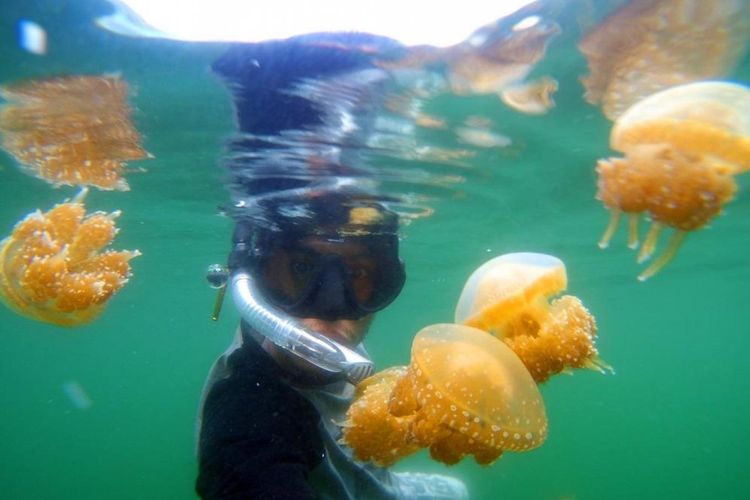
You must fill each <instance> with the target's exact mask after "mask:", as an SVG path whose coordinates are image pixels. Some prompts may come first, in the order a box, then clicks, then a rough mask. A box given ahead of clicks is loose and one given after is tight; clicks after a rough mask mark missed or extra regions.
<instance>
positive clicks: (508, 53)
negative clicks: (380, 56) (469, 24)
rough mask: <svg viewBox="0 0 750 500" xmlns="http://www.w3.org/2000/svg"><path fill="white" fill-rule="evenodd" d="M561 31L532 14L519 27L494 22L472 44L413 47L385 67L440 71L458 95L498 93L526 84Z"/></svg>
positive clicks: (473, 38) (478, 34) (382, 64)
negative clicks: (529, 75) (511, 86)
mask: <svg viewBox="0 0 750 500" xmlns="http://www.w3.org/2000/svg"><path fill="white" fill-rule="evenodd" d="M559 33H560V27H559V26H558V25H557V24H555V23H554V22H551V21H544V20H542V19H541V18H540V17H538V16H529V17H527V18H526V19H524V20H523V21H521V22H519V23H517V24H516V25H515V26H513V27H507V26H506V25H505V24H502V23H494V24H489V25H487V26H484V27H482V28H480V29H478V30H477V31H476V32H475V33H474V34H473V35H472V36H471V37H470V38H469V40H468V41H465V42H462V43H459V44H456V45H452V46H450V47H445V48H437V47H431V46H417V47H412V48H410V49H409V50H408V51H407V52H406V55H405V56H404V57H403V58H402V59H398V60H395V61H390V60H389V61H381V62H380V66H381V67H383V68H385V69H390V70H403V69H407V70H412V69H414V68H419V69H425V68H439V69H440V71H442V72H443V73H442V74H444V76H445V78H446V80H447V83H448V85H449V86H450V90H451V91H453V92H454V93H455V94H458V95H471V94H494V93H498V92H500V91H501V90H502V89H504V88H506V87H508V86H510V85H514V84H517V83H520V82H521V81H523V79H524V78H526V76H528V74H529V73H530V72H531V70H532V69H533V68H534V66H535V65H536V64H537V63H539V61H541V60H542V59H543V58H544V56H545V54H546V51H547V45H548V44H549V41H550V40H551V39H552V38H553V37H554V36H555V35H557V34H559Z"/></svg>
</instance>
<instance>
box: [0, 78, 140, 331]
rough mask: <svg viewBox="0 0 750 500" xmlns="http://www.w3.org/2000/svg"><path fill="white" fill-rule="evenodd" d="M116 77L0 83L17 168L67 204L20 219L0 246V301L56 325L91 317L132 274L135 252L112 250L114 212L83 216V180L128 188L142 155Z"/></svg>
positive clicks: (5, 132)
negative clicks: (63, 193) (132, 165)
mask: <svg viewBox="0 0 750 500" xmlns="http://www.w3.org/2000/svg"><path fill="white" fill-rule="evenodd" d="M127 94H128V86H127V84H126V83H125V81H124V80H122V78H120V77H119V76H113V75H105V76H88V75H73V76H65V77H55V78H47V79H40V80H30V81H25V82H21V83H17V84H14V85H11V86H5V87H2V88H0V96H2V97H3V98H4V99H5V101H6V102H5V103H4V104H3V105H2V107H1V108H0V134H1V135H2V147H3V149H5V150H6V151H7V152H8V153H9V154H10V155H11V156H12V157H14V158H15V159H16V160H17V162H18V163H19V165H20V166H21V170H22V171H24V172H26V173H28V174H31V175H33V176H35V177H38V178H40V179H42V180H44V181H46V182H47V183H49V184H51V185H53V186H54V187H59V186H62V185H70V186H79V187H82V190H81V191H80V193H79V194H78V195H77V196H75V197H74V198H73V199H71V200H67V201H65V202H63V203H60V204H58V205H56V206H55V207H53V208H52V209H50V210H49V211H47V212H42V211H40V210H37V211H35V212H32V213H31V214H29V215H27V216H26V217H24V218H23V219H21V220H20V221H19V222H18V223H17V224H16V225H15V227H14V228H13V230H12V232H11V234H10V235H9V236H8V237H7V238H5V239H4V240H3V241H2V243H0V298H1V299H2V301H3V302H5V303H6V304H7V305H8V306H9V307H10V308H11V309H12V310H13V311H15V312H17V313H19V314H21V315H23V316H26V317H28V318H32V319H35V320H38V321H42V322H46V323H51V324H54V325H58V326H68V327H70V326H77V325H81V324H85V323H88V322H90V321H92V320H93V319H94V318H96V317H97V316H98V315H99V314H100V313H101V311H102V310H103V308H104V306H105V304H106V303H107V301H108V300H109V299H110V298H111V297H112V296H113V295H114V294H115V293H116V292H117V291H118V290H120V289H121V288H122V287H123V286H124V285H125V284H126V283H127V282H128V278H129V276H130V273H131V270H130V264H129V261H130V260H131V259H132V258H134V257H136V256H138V255H140V253H139V252H138V251H137V250H132V251H127V250H126V251H115V250H111V249H108V246H109V244H110V243H111V242H112V240H113V239H114V237H115V235H116V233H117V228H116V225H115V219H116V218H117V217H118V216H119V214H120V212H119V211H115V212H113V213H110V214H105V213H103V212H93V213H91V214H88V215H87V214H86V208H85V207H84V204H83V201H84V198H85V195H86V193H87V192H88V188H87V186H92V187H96V188H98V189H101V190H123V191H124V190H128V189H129V187H128V184H127V182H126V181H125V179H124V178H123V177H122V173H123V172H124V169H125V161H126V160H137V159H142V158H147V157H148V156H149V155H148V153H147V152H146V151H145V150H144V149H143V147H142V146H141V144H140V135H139V134H138V132H137V130H136V129H135V127H134V125H133V123H132V122H131V120H130V107H129V106H128V102H127Z"/></svg>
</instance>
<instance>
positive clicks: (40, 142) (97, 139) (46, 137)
mask: <svg viewBox="0 0 750 500" xmlns="http://www.w3.org/2000/svg"><path fill="white" fill-rule="evenodd" d="M127 95H128V87H127V84H126V83H125V81H124V80H122V78H120V77H119V76H68V77H60V78H50V79H45V80H32V81H28V82H23V83H20V84H17V85H12V86H7V87H2V88H0V96H2V97H3V98H4V99H5V100H6V101H8V102H7V103H6V104H5V105H4V106H3V107H2V110H1V111H0V133H2V145H3V148H4V149H5V150H6V151H8V152H9V153H10V154H11V155H12V156H13V157H14V158H15V159H16V160H17V161H18V162H19V163H20V164H21V167H22V169H23V170H24V171H25V172H26V173H29V174H31V175H33V176H35V177H38V178H40V179H43V180H45V181H47V182H49V183H50V184H52V185H54V186H60V185H69V186H95V187H97V188H99V189H106V190H111V189H116V190H122V191H125V190H127V189H128V183H127V182H126V181H125V179H123V178H122V173H123V171H124V169H125V161H127V160H138V159H142V158H146V157H148V156H149V154H148V153H147V152H146V151H145V150H144V149H143V148H142V147H141V145H140V135H139V134H138V132H137V131H136V129H135V127H134V125H133V123H132V122H131V120H130V113H131V110H130V106H129V105H128V102H127Z"/></svg>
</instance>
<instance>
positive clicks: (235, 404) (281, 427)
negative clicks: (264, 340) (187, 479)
mask: <svg viewBox="0 0 750 500" xmlns="http://www.w3.org/2000/svg"><path fill="white" fill-rule="evenodd" d="M228 363H229V368H230V370H231V375H230V376H229V377H228V378H225V379H221V380H219V381H217V382H216V383H215V384H214V385H213V386H212V387H211V388H210V391H209V393H208V395H207V397H206V400H205V403H204V405H203V410H202V412H203V413H202V426H201V429H200V442H199V467H200V471H199V476H198V480H197V483H196V490H197V492H198V494H199V495H200V496H201V497H202V498H204V499H240V498H253V499H264V498H269V499H270V498H273V499H287V498H288V499H309V498H315V493H314V491H313V490H312V489H311V487H310V485H309V484H308V482H307V475H308V473H309V472H310V470H311V469H312V468H313V467H315V466H316V465H317V464H318V463H319V462H320V460H321V459H322V455H323V445H322V443H321V441H320V436H319V434H318V431H317V424H318V420H319V418H320V417H319V415H318V414H317V412H316V411H315V410H314V408H313V407H312V405H311V404H310V403H309V402H308V401H307V400H305V399H304V398H303V397H302V396H301V395H299V393H297V392H296V391H295V390H294V389H292V388H291V387H289V386H288V385H287V384H286V383H284V381H283V380H281V379H280V378H279V376H280V372H279V370H278V367H277V366H276V365H275V363H274V362H273V361H271V360H270V358H268V356H267V355H266V354H265V353H264V352H263V351H262V350H261V349H260V347H259V346H258V345H257V344H255V342H253V341H252V340H249V339H246V341H245V344H244V345H243V347H242V348H241V349H238V350H237V351H235V352H234V353H233V354H232V355H231V356H230V357H229V360H228Z"/></svg>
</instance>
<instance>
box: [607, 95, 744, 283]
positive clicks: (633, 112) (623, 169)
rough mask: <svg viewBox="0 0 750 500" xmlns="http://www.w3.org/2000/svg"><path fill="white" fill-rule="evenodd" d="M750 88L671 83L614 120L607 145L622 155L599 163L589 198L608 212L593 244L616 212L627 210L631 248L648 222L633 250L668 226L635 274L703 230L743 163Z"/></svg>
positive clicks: (654, 268)
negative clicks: (642, 222)
mask: <svg viewBox="0 0 750 500" xmlns="http://www.w3.org/2000/svg"><path fill="white" fill-rule="evenodd" d="M748 116H750V89H749V88H748V87H745V86H742V85H738V84H734V83H726V82H699V83H691V84H687V85H681V86H678V87H673V88H670V89H667V90H664V91H661V92H658V93H656V94H654V95H652V96H650V97H647V98H646V99H644V100H642V101H640V102H638V103H637V104H636V105H634V106H632V107H631V108H629V109H628V110H627V111H626V112H625V113H624V114H623V115H622V116H620V118H618V119H617V121H616V122H615V125H614V127H613V129H612V133H611V135H610V145H611V147H612V149H614V150H616V151H620V152H622V153H624V155H625V157H624V158H609V159H605V160H599V162H598V164H597V167H596V170H597V173H598V175H599V178H598V190H597V198H598V199H599V200H601V201H602V203H603V204H604V206H605V207H606V208H607V209H608V210H609V211H610V212H611V218H610V223H609V226H608V227H607V230H606V231H605V233H604V235H603V236H602V238H601V240H600V242H599V246H600V247H602V248H605V247H607V246H608V244H609V241H610V239H611V238H612V236H613V235H614V233H615V231H616V230H617V226H618V223H619V220H620V218H621V214H622V213H626V214H629V237H628V245H629V246H630V247H631V248H633V249H635V248H638V246H639V235H638V220H639V216H640V214H642V213H645V214H648V216H649V217H650V219H651V221H652V224H651V227H650V228H649V230H648V233H647V234H646V236H645V239H644V241H643V245H641V248H640V251H639V253H638V262H639V263H640V262H644V261H646V260H647V259H649V258H650V257H651V256H652V255H653V254H654V252H655V249H656V245H657V242H658V239H659V236H660V234H661V231H662V229H663V228H664V226H668V227H671V228H673V229H674V233H673V234H672V236H671V238H670V240H669V242H668V243H667V247H666V249H665V250H664V252H663V253H662V254H661V255H660V256H659V257H658V258H656V259H654V261H653V262H652V263H651V265H649V266H648V267H647V268H646V269H645V270H644V271H643V272H642V273H641V274H640V275H639V276H638V279H639V280H641V281H643V280H646V279H648V278H649V277H651V276H653V275H654V274H656V273H657V272H659V271H660V270H661V269H662V268H663V267H664V266H665V265H666V264H667V263H668V262H669V261H670V260H671V259H672V258H673V257H674V256H675V254H676V252H677V250H678V249H679V247H680V245H681V244H682V241H683V240H684V239H685V235H686V234H687V233H688V232H689V231H695V230H697V229H700V228H702V227H704V226H705V225H706V224H708V222H710V221H711V220H712V219H713V218H714V217H716V216H717V215H718V214H720V213H721V211H722V208H723V206H724V205H725V204H727V203H728V202H729V201H731V200H732V198H733V197H734V194H735V192H736V191H737V185H736V183H735V180H734V176H735V175H737V174H740V173H742V172H744V171H746V170H747V169H748V168H750V120H749V119H748Z"/></svg>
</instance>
